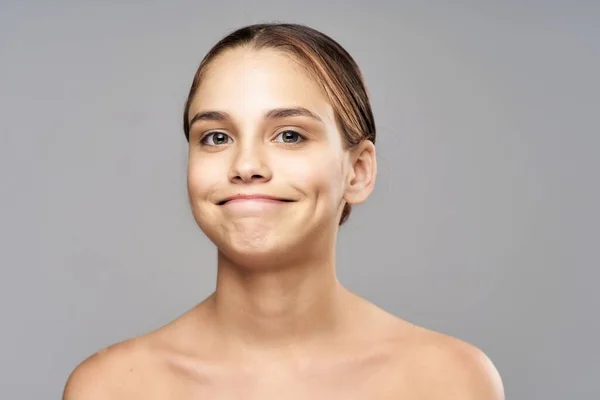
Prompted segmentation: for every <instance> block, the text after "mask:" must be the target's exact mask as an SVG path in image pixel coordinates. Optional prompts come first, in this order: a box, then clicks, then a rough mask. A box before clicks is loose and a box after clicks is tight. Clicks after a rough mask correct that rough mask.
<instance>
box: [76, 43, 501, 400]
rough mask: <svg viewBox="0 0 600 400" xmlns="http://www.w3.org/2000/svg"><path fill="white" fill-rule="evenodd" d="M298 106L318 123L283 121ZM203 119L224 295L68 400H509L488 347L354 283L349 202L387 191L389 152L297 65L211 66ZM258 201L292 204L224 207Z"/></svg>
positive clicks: (199, 187)
mask: <svg viewBox="0 0 600 400" xmlns="http://www.w3.org/2000/svg"><path fill="white" fill-rule="evenodd" d="M282 108H285V109H287V110H289V109H295V110H308V111H309V114H310V115H307V113H297V112H296V113H291V114H290V113H289V112H285V113H277V112H273V110H281V109H282ZM215 112H216V113H215ZM292 114H293V115H292ZM195 116H199V117H197V118H194V117H195ZM190 120H192V127H191V130H190V148H189V161H188V193H189V198H190V205H191V208H192V213H193V215H194V218H195V219H196V221H197V223H198V225H199V226H200V228H201V229H202V230H203V232H204V233H205V234H206V235H207V236H208V237H209V238H210V239H211V241H212V242H213V243H215V245H216V247H217V249H218V263H217V264H218V265H217V268H218V278H217V288H216V291H215V292H214V293H213V294H212V295H211V296H209V297H208V298H207V299H205V300H204V301H203V302H202V303H200V304H198V305H197V306H196V307H194V308H193V309H191V310H190V311H188V312H187V313H185V314H183V315H182V316H180V317H179V318H177V319H176V320H174V321H173V322H171V323H169V324H167V325H165V326H163V327H161V328H159V329H157V330H156V331H154V332H151V333H148V334H146V335H143V336H141V337H137V338H134V339H130V340H127V341H124V342H121V343H118V344H115V345H113V346H110V347H109V348H107V349H105V350H102V351H100V352H98V353H96V354H95V355H93V356H91V357H90V358H88V359H87V360H85V361H84V362H82V363H81V364H80V365H79V366H78V367H77V368H76V369H75V371H74V372H73V373H72V374H71V376H70V378H69V380H68V382H67V385H66V388H65V393H64V399H65V400H120V399H128V400H135V399H144V400H152V399H157V400H158V399H161V400H164V399H178V400H188V399H189V400H192V399H211V400H215V399H223V400H226V399H227V400H228V399H246V400H253V399H262V400H267V399H286V400H288V399H289V400H294V399H446V400H452V399H457V400H458V399H460V400H468V399H477V400H501V399H503V398H504V395H503V389H502V383H501V381H500V377H499V375H498V373H497V371H496V369H495V368H494V366H493V365H492V363H491V362H490V360H489V359H488V358H487V357H486V356H485V355H484V354H483V353H482V352H481V351H480V350H479V349H477V348H476V347H474V346H472V345H470V344H467V343H465V342H463V341H460V340H458V339H454V338H451V337H449V336H447V335H443V334H440V333H436V332H432V331H429V330H426V329H424V328H421V327H417V326H415V325H413V324H411V323H409V322H407V321H404V320H402V319H400V318H397V317H395V316H393V315H391V314H389V313H387V312H385V311H383V310H382V309H380V308H378V307H377V306H375V305H374V304H372V303H370V302H368V301H367V300H365V299H362V298H360V297H358V296H357V295H355V294H353V293H351V292H349V291H348V290H347V289H345V288H344V287H343V286H342V285H341V284H340V283H339V282H338V280H337V278H336V274H335V247H336V240H337V232H338V221H339V218H340V215H341V212H342V209H343V206H344V204H345V203H350V204H358V203H361V202H363V201H364V200H366V198H367V197H368V196H369V194H370V193H371V191H372V189H373V185H374V182H375V176H376V172H377V168H376V157H375V148H374V146H373V144H372V143H371V142H364V143H362V144H360V145H359V146H357V147H356V148H353V149H346V148H345V147H344V145H343V139H342V136H341V134H340V132H339V129H338V126H337V124H336V120H335V117H334V113H333V109H332V107H331V105H330V104H329V102H328V100H327V97H326V96H325V95H324V93H323V92H322V90H321V88H320V87H319V86H318V85H317V84H316V83H315V82H314V81H313V80H312V79H311V77H310V76H309V75H308V74H306V73H305V72H304V71H303V69H302V68H300V67H299V66H298V64H297V63H296V61H294V60H292V59H290V58H289V57H288V56H286V55H283V54H281V53H278V52H276V51H272V50H261V51H255V50H252V49H246V48H241V49H235V50H229V51H228V52H226V53H224V54H222V55H221V56H219V57H217V59H215V60H213V62H212V64H211V66H210V67H209V70H208V73H207V74H206V77H205V78H204V80H203V82H202V84H201V85H200V88H199V90H198V93H197V94H196V96H195V98H194V101H193V102H192V106H191V108H190ZM290 131H292V132H295V133H299V134H300V135H296V134H294V133H292V134H290V133H289V132H290ZM286 132H287V133H286ZM282 134H283V136H282ZM257 193H258V194H268V195H270V196H275V197H277V198H279V199H285V201H279V200H277V201H263V200H264V199H263V200H256V199H254V200H240V201H233V202H226V203H225V204H223V200H224V199H226V198H230V197H231V196H234V195H238V194H257Z"/></svg>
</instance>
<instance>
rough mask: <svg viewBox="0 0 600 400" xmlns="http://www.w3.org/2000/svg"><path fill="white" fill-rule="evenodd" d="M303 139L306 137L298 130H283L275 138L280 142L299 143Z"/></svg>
mask: <svg viewBox="0 0 600 400" xmlns="http://www.w3.org/2000/svg"><path fill="white" fill-rule="evenodd" d="M303 140H304V137H303V136H302V135H300V134H299V133H298V132H296V131H283V132H281V133H280V134H279V135H277V138H276V139H275V141H276V142H279V143H299V142H302V141H303Z"/></svg>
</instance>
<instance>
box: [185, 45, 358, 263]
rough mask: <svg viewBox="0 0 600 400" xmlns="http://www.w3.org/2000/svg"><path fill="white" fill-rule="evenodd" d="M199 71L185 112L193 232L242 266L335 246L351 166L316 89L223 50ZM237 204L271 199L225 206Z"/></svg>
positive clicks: (270, 62)
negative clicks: (258, 259) (195, 227)
mask: <svg viewBox="0 0 600 400" xmlns="http://www.w3.org/2000/svg"><path fill="white" fill-rule="evenodd" d="M205 72H206V73H205V75H204V78H203V80H202V83H201V85H200V87H199V88H198V91H197V92H196V94H195V96H194V98H193V100H192V102H191V106H190V110H189V114H188V120H189V121H191V126H190V144H189V164H188V192H189V199H190V204H191V207H192V212H193V215H194V218H195V219H196V221H197V223H198V225H199V226H200V228H201V229H202V230H203V231H204V232H205V234H206V235H207V236H208V237H209V238H210V239H211V240H212V241H213V242H214V243H215V244H216V245H217V247H218V248H219V249H220V251H221V252H222V253H224V254H225V255H227V256H228V257H230V258H232V259H237V260H239V261H242V262H251V261H252V260H251V258H252V257H253V256H256V257H260V256H266V257H267V259H269V260H270V259H272V258H271V257H277V259H282V257H283V258H285V257H287V256H289V255H291V254H301V253H304V254H306V255H308V254H309V253H310V252H311V251H313V250H314V249H316V248H319V246H318V244H321V245H322V244H323V243H328V244H331V242H332V240H333V241H335V232H336V231H337V225H338V220H339V216H340V214H341V211H342V208H343V206H344V192H345V189H346V182H347V181H348V171H349V170H350V167H351V164H350V156H349V152H348V151H346V150H344V145H343V139H342V136H341V134H340V131H339V129H338V127H337V124H336V122H335V118H334V112H333V109H332V107H331V105H330V104H329V102H328V100H327V98H326V96H325V95H324V94H323V93H322V91H321V89H320V88H319V87H318V86H317V84H316V83H315V82H314V81H313V80H312V79H311V78H310V77H309V75H308V74H307V73H306V72H305V71H304V70H303V69H302V68H301V67H300V66H299V65H298V64H297V63H296V62H295V61H293V60H292V59H291V58H289V57H288V56H286V55H285V54H282V53H279V52H277V51H275V50H260V51H256V50H251V49H247V48H239V49H234V50H229V51H227V52H225V53H223V54H221V55H220V56H218V57H217V58H216V59H214V60H213V61H212V63H211V64H210V66H209V68H208V70H207V71H205ZM235 196H259V197H260V196H265V197H272V198H275V199H276V200H273V199H261V198H256V199H237V200H236V199H233V200H229V201H227V199H231V198H232V197H235ZM324 235H325V236H326V237H323V236H324ZM330 239H331V240H330Z"/></svg>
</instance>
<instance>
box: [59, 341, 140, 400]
mask: <svg viewBox="0 0 600 400" xmlns="http://www.w3.org/2000/svg"><path fill="white" fill-rule="evenodd" d="M145 347H146V346H145V344H144V341H143V339H142V338H136V339H130V340H126V341H123V342H120V343H117V344H114V345H112V346H109V347H107V348H105V349H102V350H100V351H98V352H97V353H95V354H93V355H92V356H90V357H88V358H87V359H85V360H84V361H83V362H81V363H80V364H79V365H78V366H77V367H76V368H75V369H74V370H73V372H72V373H71V374H70V376H69V378H68V380H67V383H66V385H65V389H64V393H63V400H83V399H85V400H118V399H125V398H128V399H132V398H137V397H136V394H135V393H134V392H135V391H136V390H137V388H139V387H143V378H144V376H145V375H147V370H148V363H147V361H148V357H147V356H146V353H147V352H146V351H145V350H146V349H145Z"/></svg>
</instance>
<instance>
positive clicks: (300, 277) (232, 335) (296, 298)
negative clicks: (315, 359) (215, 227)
mask: <svg viewBox="0 0 600 400" xmlns="http://www.w3.org/2000/svg"><path fill="white" fill-rule="evenodd" d="M334 263H335V260H334V257H333V256H329V257H328V258H327V259H323V260H320V261H319V262H316V261H314V260H313V261H312V262H310V263H307V264H305V265H293V266H292V265H287V266H286V267H285V268H283V267H281V268H276V269H273V268H269V269H268V270H265V271H261V270H257V269H252V270H249V269H247V268H246V269H245V268H242V267H240V266H238V265H234V264H233V263H232V262H231V261H230V260H229V259H227V258H226V257H225V256H223V255H222V254H219V263H218V265H219V267H218V274H217V289H216V291H215V293H214V294H213V295H212V296H211V298H210V300H209V302H210V308H211V309H212V312H211V314H212V316H213V318H214V322H215V325H216V328H217V329H218V331H219V332H220V336H221V338H222V340H226V341H227V342H229V343H230V344H233V345H236V344H237V345H241V346H242V347H243V348H244V349H246V350H248V349H257V350H260V351H261V352H263V351H264V350H265V349H266V348H270V349H277V350H278V351H280V350H286V349H288V350H291V351H293V349H296V348H300V347H304V346H309V345H310V344H311V343H315V341H316V340H317V339H319V340H320V341H322V340H323V339H326V338H328V337H330V338H332V337H333V336H334V334H335V333H337V332H340V330H343V329H344V327H345V326H346V324H347V322H348V320H349V318H350V315H349V314H350V312H349V311H350V309H349V308H351V307H349V303H350V302H351V301H350V300H351V299H353V297H352V296H351V294H350V293H349V292H348V291H347V290H346V289H344V288H343V287H342V286H341V285H340V283H339V281H338V280H337V278H336V274H335V266H334ZM315 344H316V343H315ZM236 347H237V346H236Z"/></svg>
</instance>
